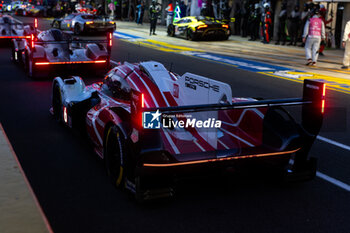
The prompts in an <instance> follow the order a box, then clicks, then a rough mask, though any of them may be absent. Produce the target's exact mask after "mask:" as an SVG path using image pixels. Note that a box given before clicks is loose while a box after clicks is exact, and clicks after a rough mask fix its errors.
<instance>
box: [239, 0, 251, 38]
mask: <svg viewBox="0 0 350 233" xmlns="http://www.w3.org/2000/svg"><path fill="white" fill-rule="evenodd" d="M241 16H242V37H247V28H248V17H249V6H248V3H245V4H244V5H243V7H242V8H241Z"/></svg>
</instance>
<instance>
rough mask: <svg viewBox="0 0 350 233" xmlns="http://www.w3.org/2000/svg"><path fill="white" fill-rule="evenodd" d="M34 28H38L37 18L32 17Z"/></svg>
mask: <svg viewBox="0 0 350 233" xmlns="http://www.w3.org/2000/svg"><path fill="white" fill-rule="evenodd" d="M34 28H35V29H37V28H38V19H37V18H35V19H34Z"/></svg>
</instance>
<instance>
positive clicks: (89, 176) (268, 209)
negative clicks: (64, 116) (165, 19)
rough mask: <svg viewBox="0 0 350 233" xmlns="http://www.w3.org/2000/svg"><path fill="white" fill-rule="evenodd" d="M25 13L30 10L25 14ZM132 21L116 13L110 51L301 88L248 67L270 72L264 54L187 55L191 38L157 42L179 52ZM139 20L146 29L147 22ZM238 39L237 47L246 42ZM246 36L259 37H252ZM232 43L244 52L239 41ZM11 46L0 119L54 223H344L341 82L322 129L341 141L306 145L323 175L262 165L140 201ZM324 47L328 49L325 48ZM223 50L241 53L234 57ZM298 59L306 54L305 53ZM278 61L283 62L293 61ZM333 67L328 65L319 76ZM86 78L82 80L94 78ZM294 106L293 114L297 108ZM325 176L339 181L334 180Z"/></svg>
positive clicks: (125, 226) (61, 228)
mask: <svg viewBox="0 0 350 233" xmlns="http://www.w3.org/2000/svg"><path fill="white" fill-rule="evenodd" d="M21 20H23V21H25V20H27V21H29V20H32V19H31V18H22V17H21ZM129 24H130V26H127V24H126V23H125V25H126V26H125V27H126V28H129V29H123V24H122V23H119V22H117V27H118V28H119V27H120V32H121V33H123V34H124V38H123V39H122V38H119V36H120V35H118V34H117V35H116V37H118V38H119V39H115V40H114V47H113V51H112V60H113V61H115V62H119V61H130V62H138V61H147V60H156V61H160V62H162V63H163V64H164V65H165V66H166V67H172V69H173V71H174V72H176V73H179V74H183V73H185V72H188V71H190V72H192V73H195V74H200V75H203V76H207V77H210V78H214V79H217V80H220V81H224V82H227V83H228V84H230V85H231V87H232V90H233V94H234V96H242V97H263V98H288V97H300V96H301V91H302V85H301V84H300V83H299V82H295V81H294V80H292V79H288V78H279V77H275V76H271V75H267V74H266V73H265V72H259V71H258V70H254V69H256V68H257V67H268V68H269V69H271V70H273V72H276V71H277V72H278V71H280V70H279V69H278V68H276V67H275V64H272V63H267V62H264V64H266V65H264V64H261V63H260V62H261V61H257V60H253V59H252V60H249V59H247V58H246V57H240V58H241V59H244V60H243V61H242V60H240V61H241V62H245V63H247V64H248V65H247V66H243V65H242V63H239V64H240V65H239V66H235V65H228V64H227V63H224V62H218V61H215V60H210V59H202V58H200V57H195V56H189V55H186V54H183V50H184V49H183V47H186V48H188V47H189V46H187V44H186V46H184V45H185V43H187V42H186V41H185V40H183V39H178V38H170V39H171V40H174V41H176V43H179V45H176V44H175V42H174V43H169V41H167V42H164V43H167V44H166V45H164V46H163V47H168V48H166V49H169V47H171V46H172V47H174V46H180V47H181V48H178V50H181V52H180V51H179V52H174V51H166V50H163V49H159V48H155V46H156V44H159V41H160V42H162V41H161V38H162V35H161V30H158V35H157V36H152V37H151V38H152V40H154V37H156V38H155V39H156V40H155V41H156V42H154V43H151V46H146V45H143V44H142V43H140V42H141V41H140V42H137V39H136V40H135V38H132V36H134V37H135V36H137V37H142V38H143V37H146V36H145V35H143V34H141V33H143V32H137V30H134V31H135V32H132V33H133V34H132V33H131V32H129V31H126V30H130V28H131V23H129ZM134 25H135V24H134ZM48 27H49V25H48V21H46V20H41V19H40V20H39V28H40V29H42V30H44V29H45V28H48ZM144 27H145V28H144V29H142V30H145V32H144V34H145V33H147V27H146V26H144ZM159 29H161V28H159ZM123 30H124V31H123ZM117 31H118V30H117ZM137 33H140V34H139V35H138V34H137ZM130 35H132V36H130ZM127 37H129V38H127ZM130 37H131V38H130ZM158 38H159V39H158ZM164 38H167V37H166V36H164ZM145 43H148V42H145ZM191 43H197V42H191ZM200 43H201V42H200ZM204 43H207V44H210V43H212V44H213V46H216V45H215V44H216V43H233V44H235V43H236V42H234V41H233V42H231V41H227V42H204ZM237 43H238V42H237ZM239 43H241V44H242V46H243V44H245V43H246V42H239ZM251 43H252V44H254V45H255V44H256V46H260V44H259V43H257V42H251ZM168 44H169V45H170V46H169V45H168ZM201 44H202V43H201ZM153 45H155V46H153ZM208 46H209V45H208ZM208 46H202V47H208ZM269 46H270V45H269ZM156 47H159V46H156ZM247 47H249V46H247ZM271 47H278V46H275V45H271ZM281 48H284V47H281ZM286 48H287V47H286ZM291 49H293V50H294V49H296V50H298V49H299V48H291ZM238 50H242V51H244V49H243V48H241V49H238ZM187 51H188V50H187ZM277 51H278V50H277ZM300 51H301V52H302V49H300ZM204 52H205V53H209V52H210V53H211V52H212V51H204ZM10 53H11V51H10V49H8V48H0V54H1V56H0V69H1V70H2V75H1V77H0V99H1V100H2V104H1V106H2V107H1V108H0V122H1V124H2V125H3V127H4V130H5V132H6V134H7V136H8V138H9V141H10V142H11V144H12V147H13V149H14V151H15V153H16V155H17V156H18V159H19V161H20V163H21V165H22V167H23V170H24V172H25V174H26V176H27V178H28V181H29V183H30V185H31V187H32V189H33V191H34V193H35V195H36V197H37V199H38V201H39V203H40V205H41V207H42V209H43V212H44V213H45V215H46V217H47V219H48V222H49V223H50V225H51V227H52V230H53V232H62V233H69V232H74V233H76V232H84V233H88V232H91V233H96V232H266V233H273V232H300V233H303V232H339V233H343V232H344V233H346V232H350V222H349V221H348V219H349V216H350V210H349V204H348V203H350V191H349V190H347V187H348V186H346V185H348V184H350V169H349V164H350V157H349V154H350V153H349V152H350V149H347V147H346V146H348V145H350V141H349V140H350V139H349V135H350V132H349V128H348V125H349V123H350V120H349V118H348V117H347V116H348V114H349V103H350V96H349V94H347V92H346V90H345V91H343V90H338V89H335V90H332V89H329V90H327V108H326V114H325V120H324V125H323V128H322V130H321V133H320V135H321V136H322V138H325V139H326V140H332V141H334V142H336V143H338V144H335V143H329V142H327V141H325V140H321V139H319V140H317V141H316V143H315V144H314V146H313V148H312V151H311V154H312V155H313V156H315V157H317V158H318V159H319V167H318V171H319V173H318V174H319V175H318V177H316V178H315V179H314V180H312V181H310V182H306V183H293V184H281V183H279V182H277V181H275V180H273V179H272V180H271V179H266V178H267V177H266V176H265V175H264V174H253V175H252V177H251V176H249V177H245V176H240V175H235V174H230V175H227V176H213V177H201V178H195V179H190V180H186V181H183V182H181V183H179V184H178V187H177V191H178V192H177V196H176V198H175V200H173V201H170V202H165V203H163V202H161V203H149V204H146V205H139V204H137V203H135V201H134V200H132V199H130V198H128V196H127V195H126V194H125V193H124V192H122V191H120V190H116V189H115V188H114V187H113V186H112V185H111V184H110V182H109V180H108V178H107V176H106V173H105V171H104V167H103V162H102V161H100V160H99V158H98V157H97V156H96V155H95V154H94V153H93V151H92V150H91V147H90V145H89V143H88V141H87V140H85V139H84V138H81V137H80V135H78V134H77V133H76V132H74V131H73V132H72V131H70V130H69V129H67V128H65V127H62V126H61V125H59V124H57V122H56V121H55V120H54V119H53V118H52V117H51V116H50V114H49V111H48V110H49V108H50V96H51V81H52V79H51V78H49V79H43V80H31V79H29V78H28V77H26V75H25V73H24V71H23V70H22V69H20V68H19V67H17V66H15V65H14V64H13V63H12V62H11V61H10V59H9V58H10ZM275 53H277V52H275ZM337 53H339V54H338V55H337ZM248 54H249V53H248ZM325 54H326V57H328V56H333V55H332V54H331V53H330V50H329V51H328V50H326V52H325ZM214 55H215V56H214V57H217V56H219V55H220V56H221V55H223V54H221V53H218V54H214ZM269 56H272V55H269ZM274 56H277V55H276V54H275V55H274ZM334 56H335V57H336V56H337V57H338V58H337V59H338V60H336V58H334V61H335V64H336V65H340V64H339V61H340V60H339V59H340V57H341V51H334ZM227 59H228V60H227V61H230V62H231V61H232V62H233V61H234V62H237V61H238V60H237V57H229V58H227ZM285 59H286V60H287V58H285ZM225 61H226V60H225ZM298 61H302V55H300V59H299V60H298ZM276 64H278V66H279V67H282V68H283V69H282V71H284V69H285V68H289V67H284V65H281V64H279V63H276ZM301 64H303V63H301ZM252 67H253V68H254V67H255V68H254V69H253V68H252ZM291 67H292V68H293V67H294V66H291ZM301 68H302V66H301V67H300V69H301ZM334 68H335V67H334ZM298 69H299V67H298ZM301 71H303V72H308V71H307V70H301ZM267 72H270V70H268V71H267ZM271 72H272V71H271ZM317 72H321V71H317ZM322 72H324V71H322ZM327 72H328V71H327ZM338 73H340V72H338V71H334V72H333V71H332V72H331V73H330V74H329V75H325V76H327V77H328V76H331V75H332V76H333V75H336V74H338ZM320 74H321V73H320ZM323 74H325V73H322V74H321V75H323ZM327 74H328V73H327ZM273 75H275V74H273ZM346 75H347V74H346ZM83 78H84V80H85V82H86V83H88V84H89V83H92V82H94V81H99V80H100V78H97V77H83ZM291 112H292V113H293V114H297V113H298V111H296V110H294V109H291ZM342 146H343V147H342ZM349 148H350V147H349ZM322 175H326V176H327V177H331V178H333V179H334V180H336V181H339V182H341V183H338V185H336V182H331V180H330V179H328V180H327V178H326V177H325V176H322ZM322 177H323V178H322ZM334 180H333V181H334ZM0 193H1V194H2V193H3V192H0ZM33 208H34V207H33ZM31 232H35V231H31Z"/></svg>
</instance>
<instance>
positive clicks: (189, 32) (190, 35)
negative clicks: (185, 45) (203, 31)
mask: <svg viewBox="0 0 350 233" xmlns="http://www.w3.org/2000/svg"><path fill="white" fill-rule="evenodd" d="M186 39H187V40H191V41H194V40H196V36H195V35H194V33H193V31H192V30H191V29H187V32H186Z"/></svg>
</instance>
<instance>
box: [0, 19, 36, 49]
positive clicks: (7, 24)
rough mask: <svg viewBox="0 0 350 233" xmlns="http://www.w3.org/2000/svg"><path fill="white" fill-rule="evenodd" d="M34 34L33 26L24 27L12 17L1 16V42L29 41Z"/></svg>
mask: <svg viewBox="0 0 350 233" xmlns="http://www.w3.org/2000/svg"><path fill="white" fill-rule="evenodd" d="M34 32H35V28H34V27H33V26H32V25H24V24H23V23H21V22H20V21H18V20H15V19H14V18H12V17H11V16H10V15H1V14H0V42H1V40H6V41H10V40H11V39H20V40H21V39H29V38H30V35H31V34H33V33H34Z"/></svg>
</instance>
